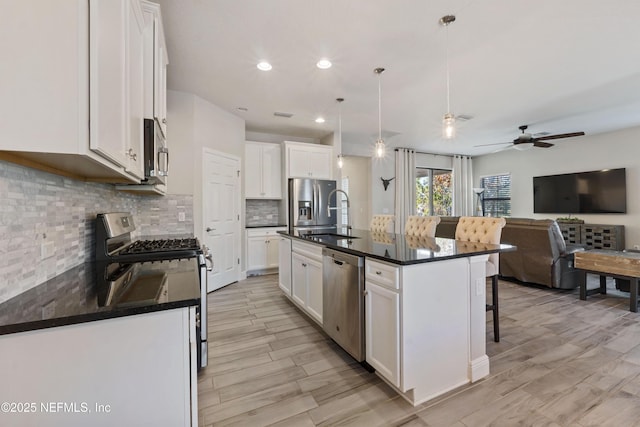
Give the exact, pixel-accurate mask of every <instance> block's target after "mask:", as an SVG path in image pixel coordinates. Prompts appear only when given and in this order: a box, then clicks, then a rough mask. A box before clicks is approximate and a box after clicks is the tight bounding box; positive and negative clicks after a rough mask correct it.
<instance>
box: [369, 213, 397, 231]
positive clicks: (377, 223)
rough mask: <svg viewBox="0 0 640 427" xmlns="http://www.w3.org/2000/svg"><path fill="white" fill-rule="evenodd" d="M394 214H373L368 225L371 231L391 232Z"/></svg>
mask: <svg viewBox="0 0 640 427" xmlns="http://www.w3.org/2000/svg"><path fill="white" fill-rule="evenodd" d="M394 223H395V216H393V215H374V216H373V218H372V219H371V224H370V225H369V230H371V231H382V232H385V233H393V230H394V226H395V224H394Z"/></svg>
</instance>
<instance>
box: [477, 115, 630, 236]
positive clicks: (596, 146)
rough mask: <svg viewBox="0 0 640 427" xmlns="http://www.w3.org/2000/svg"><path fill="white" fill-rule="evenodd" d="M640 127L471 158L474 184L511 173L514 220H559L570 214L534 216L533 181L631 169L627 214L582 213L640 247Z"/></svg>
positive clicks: (582, 217)
mask: <svg viewBox="0 0 640 427" xmlns="http://www.w3.org/2000/svg"><path fill="white" fill-rule="evenodd" d="M639 141H640V127H636V128H631V129H626V130H622V131H617V132H610V133H604V134H598V135H593V136H583V137H578V138H571V139H566V140H558V141H554V143H555V146H554V147H551V148H533V149H531V150H529V151H516V150H505V151H501V152H499V153H495V154H488V155H485V156H480V157H475V158H474V159H473V172H474V185H479V183H480V177H482V176H485V175H495V174H500V173H511V189H512V190H511V192H512V193H511V210H512V216H514V217H529V218H556V217H561V216H567V215H566V214H567V213H559V214H558V215H554V214H534V213H533V177H534V176H540V175H554V174H561V173H570V172H586V171H592V170H599V169H607V168H610V169H613V168H626V169H627V214H609V215H602V214H580V215H578V216H579V217H580V218H581V219H584V220H585V222H587V223H591V224H622V225H624V226H625V234H626V246H627V247H628V248H629V247H632V246H633V245H635V244H640V168H639V164H640V144H639Z"/></svg>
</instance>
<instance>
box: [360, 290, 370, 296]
mask: <svg viewBox="0 0 640 427" xmlns="http://www.w3.org/2000/svg"><path fill="white" fill-rule="evenodd" d="M362 295H364V296H365V297H366V296H367V295H369V291H368V290H366V289H365V290H364V292H363V293H362Z"/></svg>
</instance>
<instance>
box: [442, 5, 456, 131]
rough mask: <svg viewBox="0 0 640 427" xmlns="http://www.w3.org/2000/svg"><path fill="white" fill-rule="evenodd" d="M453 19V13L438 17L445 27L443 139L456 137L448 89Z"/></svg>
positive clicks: (454, 117)
mask: <svg viewBox="0 0 640 427" xmlns="http://www.w3.org/2000/svg"><path fill="white" fill-rule="evenodd" d="M455 20H456V17H455V15H446V16H443V17H442V18H440V25H442V26H443V27H445V31H446V49H445V50H446V65H447V67H446V69H447V112H446V113H445V114H444V116H443V117H442V137H443V138H444V139H453V138H455V137H456V116H455V115H454V114H453V113H452V112H451V102H450V98H451V97H450V90H449V24H451V23H452V22H454V21H455Z"/></svg>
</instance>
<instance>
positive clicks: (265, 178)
mask: <svg viewBox="0 0 640 427" xmlns="http://www.w3.org/2000/svg"><path fill="white" fill-rule="evenodd" d="M281 159H282V151H281V149H280V145H278V144H266V143H262V142H252V141H247V142H246V144H245V169H244V170H245V198H247V199H281V198H282V166H281V165H282V160H281Z"/></svg>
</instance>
